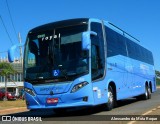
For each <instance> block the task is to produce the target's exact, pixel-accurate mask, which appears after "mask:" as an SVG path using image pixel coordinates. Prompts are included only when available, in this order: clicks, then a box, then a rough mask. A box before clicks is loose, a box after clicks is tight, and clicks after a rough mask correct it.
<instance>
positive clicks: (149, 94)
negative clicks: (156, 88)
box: [148, 86, 151, 99]
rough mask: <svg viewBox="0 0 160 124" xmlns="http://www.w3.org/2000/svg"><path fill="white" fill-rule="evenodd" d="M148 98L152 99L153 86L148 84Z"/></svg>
mask: <svg viewBox="0 0 160 124" xmlns="http://www.w3.org/2000/svg"><path fill="white" fill-rule="evenodd" d="M148 99H151V87H150V86H148Z"/></svg>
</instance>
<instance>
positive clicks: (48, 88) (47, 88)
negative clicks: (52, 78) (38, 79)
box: [40, 87, 63, 91]
mask: <svg viewBox="0 0 160 124" xmlns="http://www.w3.org/2000/svg"><path fill="white" fill-rule="evenodd" d="M62 89H63V88H62V87H45V88H41V89H40V91H57V90H62Z"/></svg>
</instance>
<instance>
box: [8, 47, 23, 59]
mask: <svg viewBox="0 0 160 124" xmlns="http://www.w3.org/2000/svg"><path fill="white" fill-rule="evenodd" d="M20 46H23V44H17V45H14V46H12V47H11V48H10V49H9V50H8V61H9V62H14V53H15V50H16V49H17V47H20Z"/></svg>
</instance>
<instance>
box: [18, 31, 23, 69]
mask: <svg viewBox="0 0 160 124" xmlns="http://www.w3.org/2000/svg"><path fill="white" fill-rule="evenodd" d="M18 39H19V43H20V44H21V43H22V39H21V34H20V32H19V33H18ZM19 50H20V62H21V64H22V69H23V55H22V46H20V47H19Z"/></svg>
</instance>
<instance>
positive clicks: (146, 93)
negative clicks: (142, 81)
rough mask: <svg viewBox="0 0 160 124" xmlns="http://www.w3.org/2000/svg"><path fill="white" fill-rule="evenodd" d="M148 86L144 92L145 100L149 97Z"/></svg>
mask: <svg viewBox="0 0 160 124" xmlns="http://www.w3.org/2000/svg"><path fill="white" fill-rule="evenodd" d="M148 89H149V88H148V86H147V85H146V86H145V93H144V94H143V96H142V98H143V100H147V99H148V98H149V90H148Z"/></svg>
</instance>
